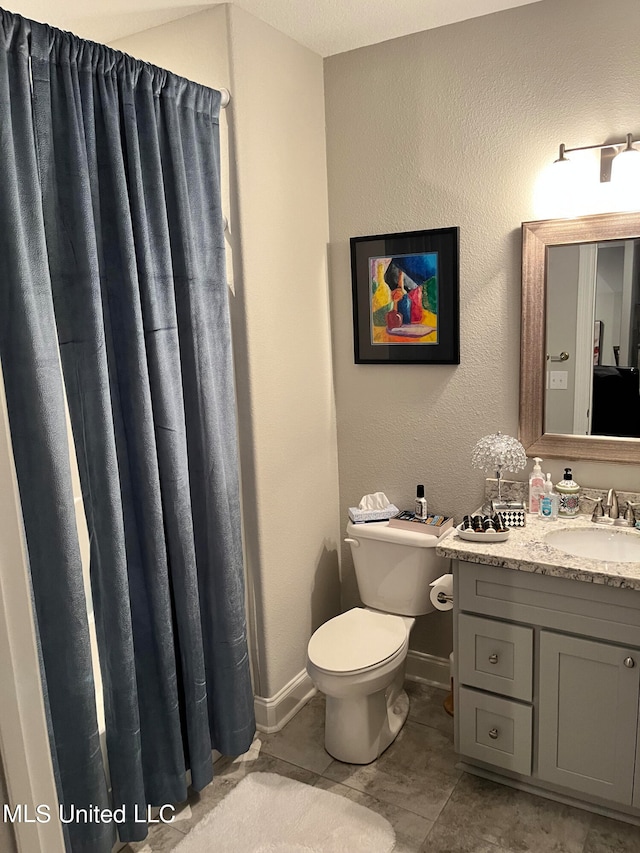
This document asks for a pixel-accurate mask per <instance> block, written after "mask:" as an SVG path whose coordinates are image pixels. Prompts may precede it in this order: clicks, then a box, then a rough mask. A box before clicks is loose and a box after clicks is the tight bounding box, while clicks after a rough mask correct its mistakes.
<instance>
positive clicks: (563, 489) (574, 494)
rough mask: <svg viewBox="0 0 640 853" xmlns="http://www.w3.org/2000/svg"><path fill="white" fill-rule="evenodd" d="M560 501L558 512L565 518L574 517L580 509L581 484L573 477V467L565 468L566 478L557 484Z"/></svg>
mask: <svg viewBox="0 0 640 853" xmlns="http://www.w3.org/2000/svg"><path fill="white" fill-rule="evenodd" d="M556 491H557V493H558V495H559V499H560V503H559V507H558V514H559V515H561V516H563V517H564V518H574V517H575V516H576V515H577V514H578V510H579V509H580V486H579V485H578V484H577V483H576V481H575V480H574V479H573V475H572V473H571V468H565V469H564V479H562V480H560V482H559V483H557V484H556Z"/></svg>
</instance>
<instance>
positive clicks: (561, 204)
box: [534, 157, 585, 219]
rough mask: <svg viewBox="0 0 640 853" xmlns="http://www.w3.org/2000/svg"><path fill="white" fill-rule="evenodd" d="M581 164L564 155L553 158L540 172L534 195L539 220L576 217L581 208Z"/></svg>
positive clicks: (582, 178)
mask: <svg viewBox="0 0 640 853" xmlns="http://www.w3.org/2000/svg"><path fill="white" fill-rule="evenodd" d="M583 171H584V170H583V167H582V164H581V163H580V164H578V163H575V162H574V161H573V160H570V159H569V158H568V157H563V158H562V159H559V160H556V161H555V162H554V163H551V164H550V165H549V166H547V168H546V169H544V171H543V172H542V173H541V174H540V176H539V178H538V181H537V184H536V188H535V197H534V207H535V210H536V215H537V216H539V217H540V218H543V219H560V218H563V217H570V216H579V215H580V214H582V213H583V212H584V211H583V198H584V186H585V182H584V175H583Z"/></svg>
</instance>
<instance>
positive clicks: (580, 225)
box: [519, 212, 640, 464]
mask: <svg viewBox="0 0 640 853" xmlns="http://www.w3.org/2000/svg"><path fill="white" fill-rule="evenodd" d="M639 349H640V213H635V212H634V213H608V214H597V215H595V216H583V217H578V218H573V219H555V220H553V219H550V220H544V221H540V222H525V223H523V225H522V342H521V359H520V429H519V437H520V441H521V442H522V444H523V445H524V447H525V450H526V451H527V454H528V455H529V456H541V457H542V458H543V459H544V458H556V459H567V460H570V459H591V460H597V461H605V462H633V463H635V464H638V463H640V381H639V370H638V368H639V366H640V354H639Z"/></svg>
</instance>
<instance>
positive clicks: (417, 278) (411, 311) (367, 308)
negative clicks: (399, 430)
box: [351, 228, 460, 364]
mask: <svg viewBox="0 0 640 853" xmlns="http://www.w3.org/2000/svg"><path fill="white" fill-rule="evenodd" d="M458 270H459V229H458V228H434V229H432V230H429V231H407V232H404V233H402V234H379V235H377V236H372V237H352V238H351V278H352V286H353V337H354V349H355V362H356V364H460V341H459V338H460V312H459V272H458Z"/></svg>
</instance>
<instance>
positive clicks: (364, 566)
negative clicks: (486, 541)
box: [307, 522, 448, 764]
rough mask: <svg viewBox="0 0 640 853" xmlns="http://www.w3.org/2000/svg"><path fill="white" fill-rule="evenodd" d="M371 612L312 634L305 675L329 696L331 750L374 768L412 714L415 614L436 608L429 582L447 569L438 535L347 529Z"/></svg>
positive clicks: (373, 527) (353, 613)
mask: <svg viewBox="0 0 640 853" xmlns="http://www.w3.org/2000/svg"><path fill="white" fill-rule="evenodd" d="M345 541H346V542H348V543H349V545H350V547H351V553H352V554H353V561H354V568H355V571H356V579H357V581H358V591H359V593H360V598H361V599H362V602H363V604H364V605H365V607H354V608H353V609H352V610H349V611H347V612H346V613H342V614H341V615H340V616H336V617H334V618H333V619H330V620H329V621H328V622H326V623H325V624H324V625H321V626H320V628H318V630H317V631H316V632H315V633H314V634H313V636H312V637H311V639H310V640H309V645H308V648H307V672H308V673H309V676H310V677H311V680H312V681H313V683H314V684H315V686H316V687H317V688H318V690H320V691H321V692H322V693H324V694H325V696H326V716H325V748H326V750H327V752H328V753H329V754H330V755H332V756H333V757H334V758H337V759H338V760H339V761H344V762H347V763H348V764H369V763H370V762H371V761H375V759H376V758H377V757H378V756H379V755H380V754H381V753H382V752H383V751H384V750H385V749H386V748H387V747H388V746H389V745H390V744H391V743H392V742H393V740H394V738H395V737H396V735H397V734H398V732H399V731H400V729H401V728H402V725H403V723H404V721H405V720H406V718H407V715H408V713H409V699H408V697H407V694H406V693H405V692H404V690H403V689H402V688H403V683H404V674H405V664H406V659H407V651H408V648H409V633H410V631H411V628H412V627H413V624H414V622H415V618H414V617H415V616H418V615H422V614H424V613H429V612H430V611H431V610H433V605H432V604H431V601H430V598H429V583H430V582H431V581H432V580H435V579H436V578H437V577H439V576H440V575H442V574H444V573H445V572H446V571H447V570H448V561H447V560H444V559H443V558H441V557H438V556H437V555H436V553H435V545H436V542H437V538H436V537H432V536H428V535H426V534H424V533H414V532H413V531H405V530H399V529H397V528H389V527H388V525H387V523H386V522H381V523H372V524H360V525H354V524H351V523H349V524H348V525H347V539H346V540H345Z"/></svg>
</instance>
